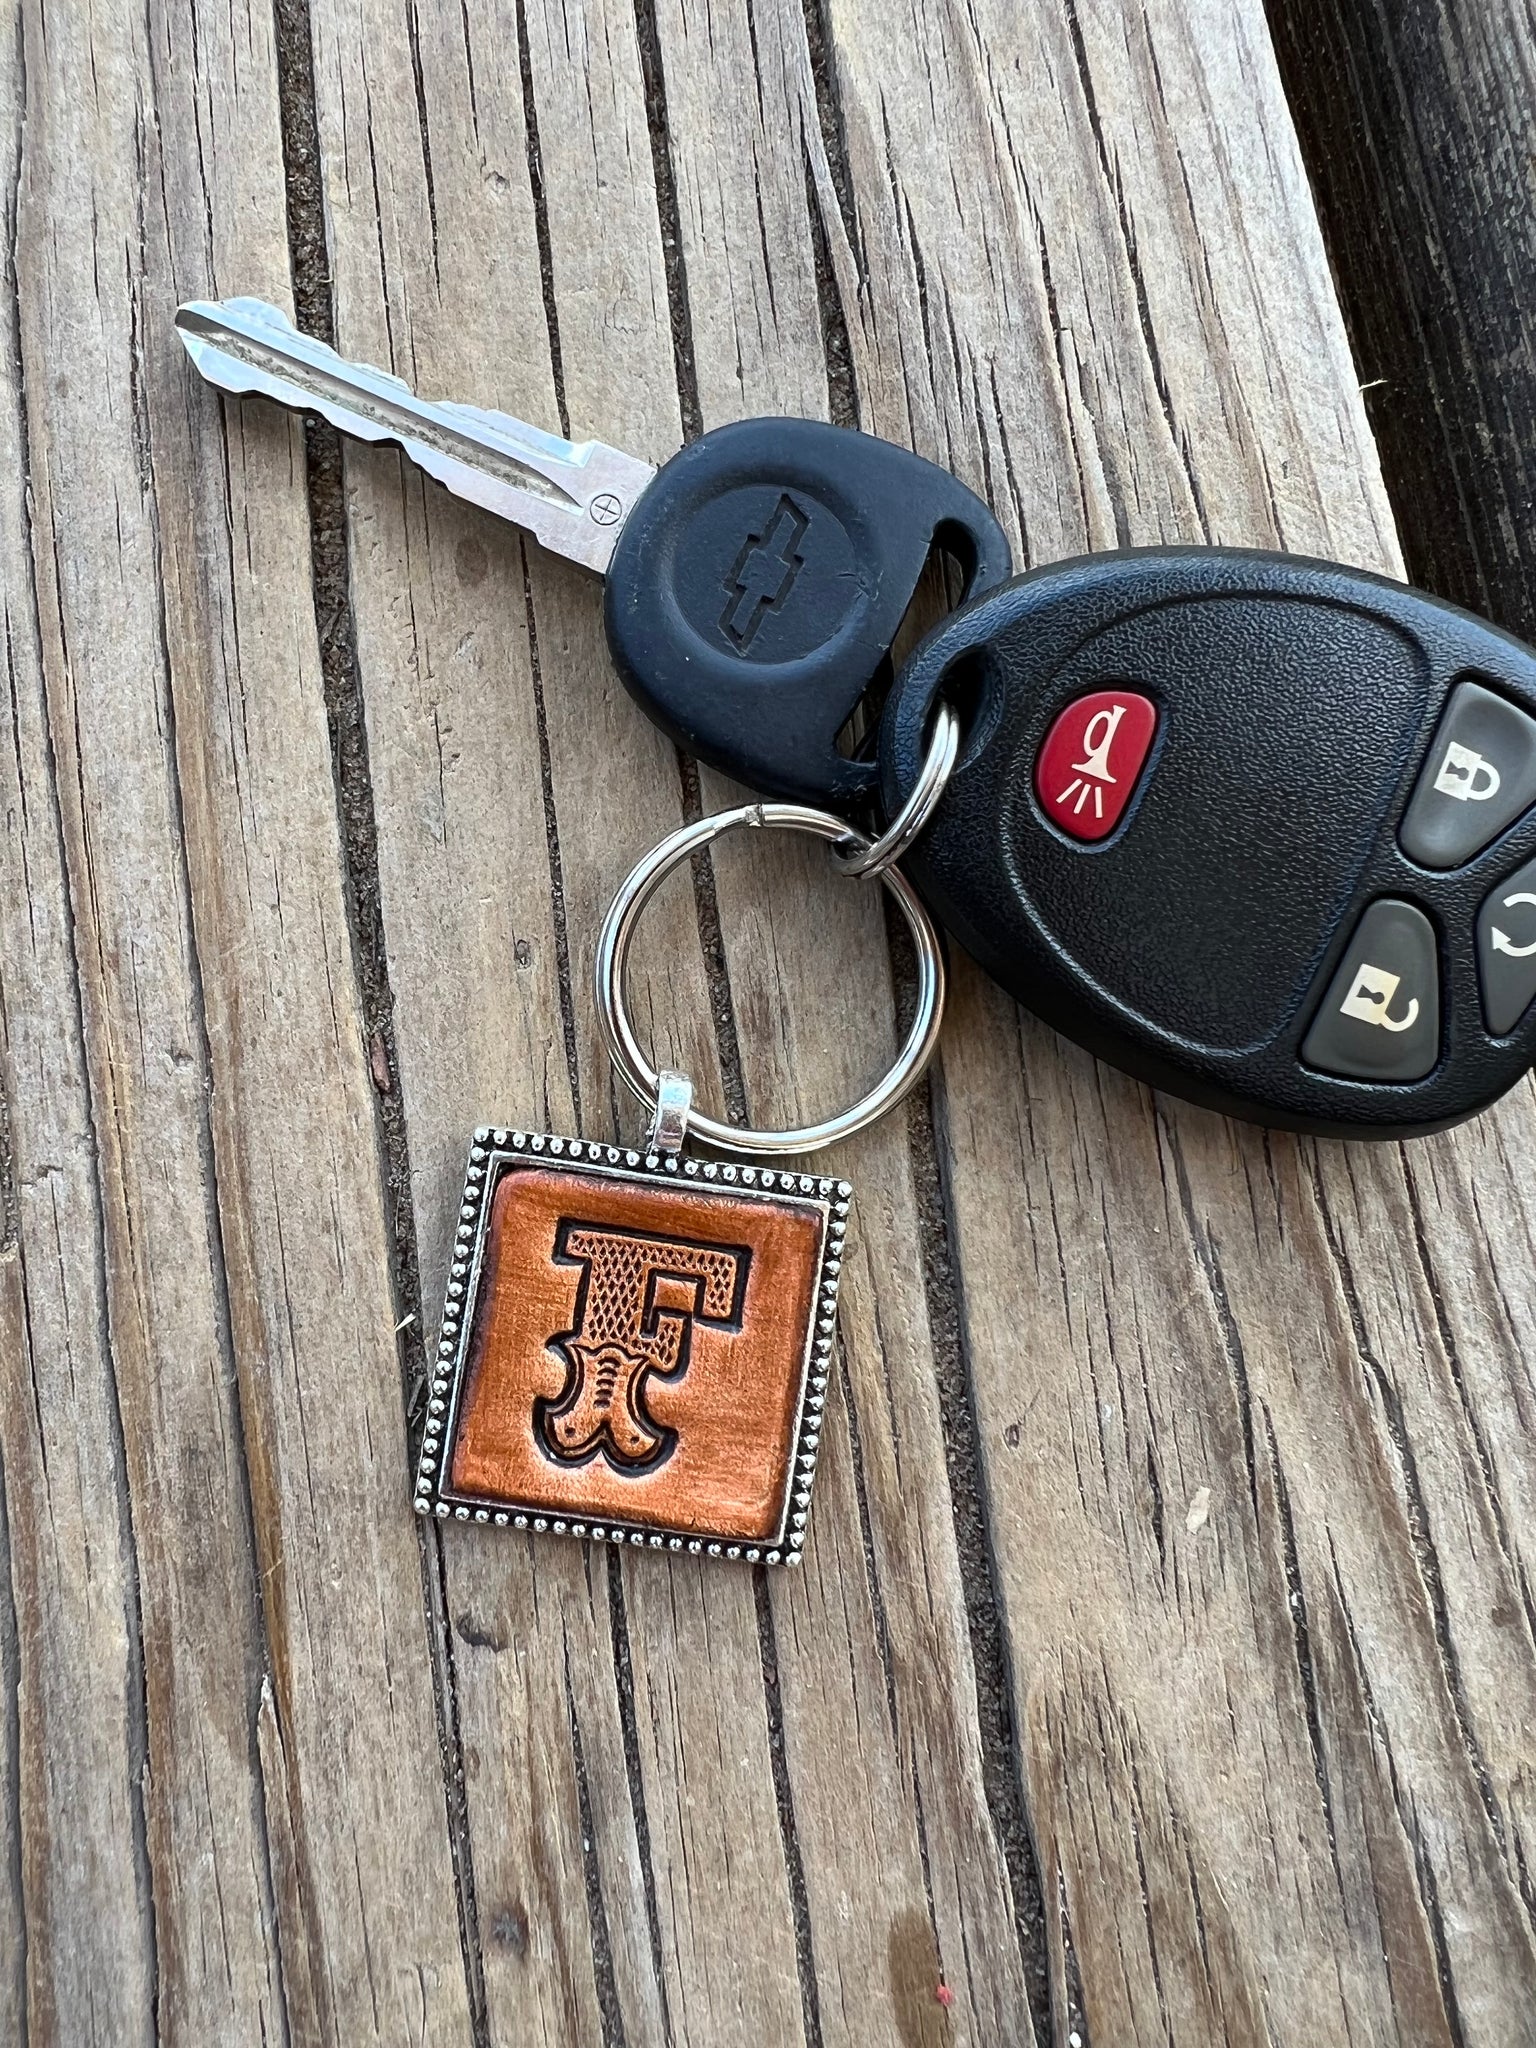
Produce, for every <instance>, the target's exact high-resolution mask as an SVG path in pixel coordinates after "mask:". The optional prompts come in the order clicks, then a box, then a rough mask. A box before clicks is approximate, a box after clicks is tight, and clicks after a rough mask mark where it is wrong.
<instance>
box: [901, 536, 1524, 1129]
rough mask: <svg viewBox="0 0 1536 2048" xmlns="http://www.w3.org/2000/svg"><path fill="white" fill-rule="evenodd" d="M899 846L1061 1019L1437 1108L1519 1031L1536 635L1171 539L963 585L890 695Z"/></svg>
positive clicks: (1320, 1102) (1063, 1024)
mask: <svg viewBox="0 0 1536 2048" xmlns="http://www.w3.org/2000/svg"><path fill="white" fill-rule="evenodd" d="M941 698H943V699H946V700H947V701H949V702H951V703H953V704H954V705H955V706H956V708H957V710H958V711H959V713H960V715H961V720H962V726H963V731H964V738H963V741H962V745H961V752H960V756H959V760H958V762H957V765H956V768H955V772H954V775H953V776H952V778H951V780H950V783H949V785H948V788H947V789H946V791H945V794H944V797H943V799H942V801H941V803H940V804H939V807H938V809H937V811H936V812H935V814H934V817H933V820H932V822H931V823H930V825H929V826H928V828H927V830H926V832H925V833H924V834H923V835H922V837H921V838H920V839H919V840H918V841H917V843H916V845H915V847H914V848H913V850H912V852H911V853H910V854H909V855H908V856H907V858H906V862H905V865H906V866H907V869H908V872H909V873H910V874H911V876H912V878H913V880H914V881H915V882H916V883H917V885H918V887H919V888H920V889H921V891H922V893H923V895H924V896H925V897H926V899H927V900H928V902H929V904H930V905H931V906H932V908H933V909H934V910H935V911H936V913H937V914H938V915H939V916H940V917H941V918H942V919H943V921H944V923H945V924H946V925H948V927H949V929H950V930H951V931H952V932H953V933H954V935H955V937H956V938H957V939H958V940H959V941H960V943H961V944H962V945H963V946H965V948H966V949H967V950H968V951H969V952H971V953H972V954H974V955H975V957H976V959H977V960H978V961H980V963H981V964H982V966H984V967H985V968H986V969H987V970H988V971H989V972H990V973H991V974H993V975H995V976H996V978H997V979H998V980H999V981H1000V982H1001V983H1002V984H1003V985H1004V987H1006V988H1008V989H1009V990H1011V991H1012V992H1013V994H1014V995H1016V996H1017V997H1019V999H1020V1000H1021V1001H1022V1002H1024V1003H1025V1004H1027V1005H1028V1006H1029V1008H1030V1009H1032V1010H1034V1011H1036V1012H1037V1013H1038V1014H1039V1015H1040V1016H1041V1017H1043V1018H1044V1019H1045V1020H1046V1021H1047V1022H1048V1023H1050V1024H1053V1025H1054V1026H1055V1027H1056V1028H1057V1029H1058V1030H1060V1031H1062V1032H1064V1033H1065V1034H1066V1035H1067V1036H1068V1037H1070V1038H1073V1039H1075V1040H1076V1041H1077V1042H1078V1043H1079V1044H1081V1045H1084V1046H1086V1047H1088V1048H1089V1050H1090V1051H1092V1052H1094V1053H1097V1054H1098V1055H1100V1056H1101V1057H1102V1058H1104V1059H1106V1060H1109V1061H1112V1062H1113V1063H1114V1064H1115V1065H1117V1066H1120V1067H1123V1068H1124V1069H1126V1070H1127V1071H1128V1072H1129V1073H1132V1074H1135V1075H1138V1076H1139V1077H1140V1078H1141V1079H1143V1080H1145V1081H1148V1082H1150V1083H1152V1084H1153V1085H1154V1086H1156V1087H1159V1088H1165V1089H1168V1090H1170V1091H1172V1092H1173V1093H1175V1094H1178V1095H1183V1096H1187V1097H1188V1098H1189V1099H1191V1100H1192V1101H1195V1102H1199V1103H1204V1104H1206V1105H1207V1106H1209V1107H1210V1108H1213V1109H1218V1110H1223V1111H1225V1112H1227V1113H1228V1114H1230V1115H1233V1116H1240V1117H1246V1118H1249V1119H1251V1120H1253V1121H1256V1122H1261V1123H1266V1124H1271V1125H1278V1126H1282V1127H1287V1128H1290V1129H1295V1130H1305V1131H1314V1132H1319V1133H1323V1134H1326V1135H1330V1136H1337V1137H1381V1138H1391V1137H1404V1136H1409V1135H1412V1134H1415V1133H1419V1132H1425V1131H1432V1130H1437V1129H1441V1128H1443V1127H1444V1126H1446V1125H1448V1124H1453V1123H1456V1122H1458V1121H1459V1120H1460V1119H1461V1118H1463V1117H1467V1116H1470V1115H1471V1114H1473V1112H1474V1111H1476V1110H1478V1109H1481V1108H1483V1107H1484V1106H1485V1105H1486V1104H1488V1103H1490V1102H1492V1101H1493V1100H1495V1098H1496V1097H1498V1096H1499V1095H1502V1094H1503V1093H1504V1091H1505V1090H1506V1089H1508V1088H1509V1087H1511V1086H1512V1085H1513V1083H1514V1082H1515V1081H1516V1080H1518V1079H1519V1077H1520V1076H1521V1074H1522V1073H1524V1072H1525V1070H1526V1069H1527V1068H1528V1067H1529V1066H1530V1064H1531V1062H1532V1060H1533V1058H1536V654H1533V653H1532V651H1531V650H1530V649H1529V648H1526V647H1524V646H1522V645H1521V644H1520V642H1518V641H1516V640H1514V639H1512V638H1511V637H1509V636H1508V635H1507V634H1504V633H1501V632H1499V631H1498V630H1497V629H1496V628H1494V627H1492V626H1490V625H1488V624H1486V623H1485V622H1484V621H1482V620H1480V619H1477V618H1474V617H1473V616H1471V615H1470V614H1469V613H1467V612H1463V611H1460V610H1458V609H1456V608H1455V607H1453V606H1451V605H1447V604H1443V603H1441V602H1439V601H1438V600H1436V599H1434V598H1430V597H1427V596H1424V595H1423V594H1422V593H1420V592H1417V591H1414V590H1410V589H1408V588H1407V587H1406V586H1404V585H1402V584H1398V583H1393V582H1390V581H1387V580H1386V579H1384V578H1381V577H1377V576H1371V575H1367V574H1365V573H1364V572H1362V571H1359V570H1353V569H1348V568H1343V567H1340V566H1339V565H1337V564H1331V563H1326V562H1312V561H1305V560H1302V559H1299V558H1297V557H1294V556H1285V555H1271V554H1258V553H1248V552H1243V551H1237V550H1229V549H1203V548H1187V549H1186V548H1177V549H1157V550H1146V551H1141V552H1129V553H1124V554H1111V555H1100V556H1094V557H1091V558H1088V559H1085V560H1080V561H1072V562H1064V563H1060V564H1057V565H1055V566H1053V567H1050V568H1047V569H1041V570H1039V571H1037V572H1035V573H1033V574H1030V575H1027V576H1023V577H1020V578H1018V579H1017V580H1016V581H1014V582H1011V583H1009V584H1006V585H1005V586H1003V587H1002V588H1001V589H999V590H996V591H994V592H992V593H991V595H989V596H987V597H985V598H983V599H981V600H979V601H978V602H976V603H974V604H972V605H969V606H968V607H966V608H965V609H964V610H963V611H961V612H958V613H956V614H955V615H954V616H953V617H951V618H950V619H948V620H947V621H946V622H945V623H944V624H943V625H942V626H940V627H939V628H938V629H937V630H936V631H935V632H934V633H932V634H931V635H930V636H929V637H928V638H927V639H926V640H925V641H924V642H923V643H922V645H921V646H920V647H919V648H918V649H917V650H916V651H915V653H914V654H913V656H912V658H911V660H910V661H909V662H908V663H907V664H906V665H905V667H904V668H903V670H902V672H901V673H900V675H899V676H898V677H897V679H896V682H895V684H894V685H893V687H892V690H891V694H890V696H889V698H888V700H887V705H886V710H885V714H884V717H883V720H882V725H881V736H880V764H881V776H882V793H883V797H884V801H885V804H886V807H887V812H888V814H890V813H892V812H894V810H895V808H896V807H897V805H898V804H899V803H900V801H901V798H902V795H903V794H904V793H905V791H907V790H908V789H910V787H911V786H912V783H913V781H914V779H915V777H916V775H917V772H918V767H919V765H920V763H921V760H922V757H923V750H924V744H925V740H926V736H927V734H928V730H929V725H930V720H931V716H932V712H933V708H934V705H935V704H936V702H937V701H938V700H939V699H941Z"/></svg>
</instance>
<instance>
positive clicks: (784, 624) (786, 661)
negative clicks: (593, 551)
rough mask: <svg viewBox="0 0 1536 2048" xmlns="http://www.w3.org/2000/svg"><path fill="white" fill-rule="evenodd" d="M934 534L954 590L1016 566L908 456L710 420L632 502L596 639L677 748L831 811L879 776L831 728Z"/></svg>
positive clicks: (992, 532) (963, 498)
mask: <svg viewBox="0 0 1536 2048" xmlns="http://www.w3.org/2000/svg"><path fill="white" fill-rule="evenodd" d="M935 544H937V545H939V546H940V547H942V548H943V549H945V550H946V551H947V552H948V553H950V554H952V555H953V556H954V557H955V558H956V560H957V561H958V562H959V563H960V565H961V570H962V574H963V576H964V578H965V595H966V596H967V597H972V596H975V595H976V594H978V593H979V592H982V591H985V590H988V589H991V588H992V587H993V586H994V585H996V584H998V583H1000V582H1001V581H1002V580H1003V578H1004V577H1005V576H1007V575H1008V573H1009V571H1010V569H1011V568H1012V566H1013V563H1012V558H1011V555H1010V553H1009V548H1008V541H1007V537H1006V535H1005V534H1004V533H1003V530H1002V528H1001V527H1000V526H999V525H998V523H997V521H996V519H994V518H993V516H992V514H991V512H990V511H989V510H988V509H987V507H986V506H985V505H984V504H983V503H982V501H981V500H980V499H979V498H978V497H976V496H975V494H974V493H973V492H971V491H969V490H967V489H966V487H965V485H964V484H962V483H960V482H958V481H957V479H956V478H954V477H952V476H951V475H950V474H949V473H948V471H947V470H942V469H938V468H936V467H935V466H934V464H933V463H931V462H925V461H923V460H922V458H921V457H920V456H917V455H913V454H912V453H911V452H910V451H909V450H908V449H905V448H898V447H896V446H895V445H894V444H893V443H891V442H889V441H878V440H876V439H874V438H873V436H871V435H869V434H856V433H851V432H849V431H848V430H847V429H846V428H843V427H831V426H827V425H825V424H824V423H822V422H821V421H818V420H799V419H753V420H742V421H739V422H738V423H736V424H734V425H732V426H726V427H717V428H716V429H715V430H714V431H713V432H712V433H708V434H705V435H703V436H702V438H701V439H699V440H697V441H693V442H691V443H690V444H689V445H688V446H687V447H686V448H684V449H683V450H682V452H681V453H680V454H678V455H675V456H673V458H672V460H671V461H670V462H668V463H666V464H665V465H664V466H663V467H662V468H661V469H660V470H659V471H658V472H657V474H656V478H655V480H654V482H653V483H652V484H651V485H650V487H649V488H648V489H647V490H646V492H645V494H644V495H643V497H642V498H641V499H640V501H639V503H638V504H637V505H636V506H635V508H634V510H633V511H632V512H631V514H630V516H629V520H628V522H627V524H626V525H625V528H624V531H623V533H622V534H621V535H620V537H619V542H618V546H617V547H616V548H615V550H614V555H613V559H612V561H611V562H610V563H609V565H608V579H607V585H606V589H605V594H604V599H603V617H604V622H605V624H606V626H607V631H608V644H609V647H610V648H611V650H612V653H613V658H614V661H615V663H616V664H617V666H618V669H619V673H620V675H621V676H622V677H623V678H624V682H625V686H626V688H627V689H628V690H629V692H630V694H631V696H633V697H634V698H635V699H636V700H637V701H638V702H639V704H640V705H641V706H642V708H643V709H644V710H645V711H646V712H647V714H648V715H649V716H650V717H651V718H653V719H654V720H655V721H656V723H657V724H658V725H659V726H661V727H662V729H663V730H664V731H666V732H668V733H670V734H671V736H672V738H673V739H674V740H676V741H677V743H678V745H679V746H681V747H682V748H684V749H685V751H687V752H688V753H690V754H694V755H696V756H697V757H698V758H699V759H700V760H703V761H709V762H711V763H712V764H713V765H714V766H715V767H717V768H722V769H724V770H725V771H726V773H727V774H730V775H734V776H736V777H737V778H738V779H739V780H741V781H742V782H746V783H749V784H750V785H751V786H752V788H754V789H757V790H761V791H762V792H763V793H764V794H766V795H769V796H777V797H788V798H791V799H794V800H797V801H799V802H803V803H813V804H831V805H833V806H834V807H841V806H846V805H848V804H851V803H854V802H856V801H857V800H858V799H859V798H860V797H862V796H864V795H866V794H867V793H869V792H871V791H872V790H873V789H874V787H875V782H876V778H877V774H878V770H877V768H876V765H875V763H874V762H873V761H872V760H860V761H856V760H850V759H848V758H847V757H846V756H845V755H843V754H840V753H839V752H838V750H837V736H838V734H839V733H840V732H841V730H842V728H843V726H844V725H846V723H847V722H848V719H849V718H850V716H851V715H852V713H853V711H854V708H855V707H856V705H857V704H858V702H859V699H860V698H861V697H862V696H863V694H864V692H865V691H866V690H867V689H868V688H869V686H870V684H871V683H872V682H873V681H874V680H875V678H876V677H877V675H878V674H879V673H880V671H881V669H882V667H883V665H884V664H885V663H886V661H887V660H888V658H889V656H890V651H891V643H892V641H893V640H894V639H895V637H896V632H897V629H898V628H899V627H900V625H901V621H902V618H903V616H904V614H905V612H906V609H907V606H908V604H909V603H910V601H911V598H912V594H913V592H914V591H915V589H916V588H917V582H918V578H919V577H920V576H921V575H922V572H923V567H924V565H925V563H926V562H927V560H928V555H929V551H930V549H931V548H932V547H933V546H934V545H935Z"/></svg>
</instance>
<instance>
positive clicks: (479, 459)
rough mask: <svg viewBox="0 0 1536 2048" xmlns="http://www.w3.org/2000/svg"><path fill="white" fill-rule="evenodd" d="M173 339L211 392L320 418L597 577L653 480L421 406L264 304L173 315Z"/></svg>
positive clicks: (583, 448)
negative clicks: (406, 461) (396, 454)
mask: <svg viewBox="0 0 1536 2048" xmlns="http://www.w3.org/2000/svg"><path fill="white" fill-rule="evenodd" d="M176 331H177V333H178V334H179V335H180V336H181V339H182V343H183V346H184V347H185V348H186V351H187V354H188V355H189V356H190V357H191V358H192V361H193V364H194V365H195V367H196V368H197V370H198V372H199V373H200V374H201V375H202V376H203V377H205V378H206V379H207V380H208V382H209V383H210V384H216V385H218V387H219V388H220V389H221V390H224V391H230V392H234V393H235V394H236V395H240V396H243V395H245V394H247V393H253V392H254V393H258V394H259V395H261V396H262V397H265V398H272V399H275V400H276V401H277V403H278V404H279V405H285V406H288V407H289V408H290V409H292V410H294V411H298V412H313V413H318V414H319V415H320V417H321V418H322V419H326V420H329V421H330V423H331V425H332V426H334V427H338V428H339V429H340V430H341V432H342V433H344V434H350V435H352V436H354V437H355V438H356V439H358V440H362V441H395V442H398V443H399V445H400V447H401V448H403V449H404V451H405V453H406V454H407V455H408V456H409V457H410V458H411V460H412V461H413V462H414V463H415V464H416V465H417V466H418V468H420V469H424V470H425V471H426V472H427V474H428V475H429V476H433V477H436V479H437V481H438V482H439V483H440V484H442V485H444V486H445V487H446V488H447V489H448V490H450V491H452V492H453V494H454V496H455V497H457V498H464V499H467V500H468V502H469V503H470V504H472V505H480V506H482V507H483V508H484V509H485V510H486V511H487V512H492V513H495V514H496V516H497V517H498V518H501V519H509V520H511V522H512V523H513V525H515V526H521V527H524V528H526V529H527V531H528V532H530V533H531V534H532V535H533V536H534V538H535V539H536V540H537V541H539V542H540V543H541V545H543V546H544V547H547V548H550V549H552V550H553V552H554V553H556V554H558V555H564V556H565V557H566V558H567V560H569V561H573V562H580V563H581V564H582V565H583V566H584V567H585V568H588V569H594V570H596V571H597V573H598V574H599V575H601V574H603V572H604V571H605V570H606V569H607V567H608V563H609V561H610V560H611V559H612V556H613V550H614V547H615V544H616V543H617V541H618V537H619V534H620V533H621V531H622V530H623V526H624V521H625V519H626V518H627V517H628V516H629V513H630V510H631V508H632V507H633V506H634V504H635V502H636V500H637V499H638V498H639V496H640V494H641V492H642V491H643V490H644V489H645V487H646V485H647V484H648V483H649V482H650V481H651V478H652V477H653V476H654V475H655V474H656V472H655V470H654V469H653V468H652V467H651V465H650V464H649V463H646V462H639V461H637V460H636V459H635V457H634V456H632V455H625V454H624V453H623V451H622V450H620V449H618V448H610V447H608V446H606V445H605V444H604V443H603V442H601V441H583V442H580V443H573V442H570V441H562V440H561V439H560V438H559V436H558V435H556V434H546V433H543V432H541V431H540V429H539V428H537V427H530V426H528V425H527V424H526V423H525V422H524V421H522V420H517V419H513V418H512V417H511V416H510V415H509V414H507V413H500V412H491V411H488V410H484V409H482V408H480V407H478V406H471V405H455V404H437V403H433V402H432V401H430V400H428V399H424V398H418V397H417V395H416V394H415V392H414V391H412V390H411V388H410V386H409V385H408V384H406V383H405V382H404V381H403V380H402V379H401V378H399V377H395V376H392V375H391V374H390V373H389V372H388V371H387V370H379V369H375V368H373V367H372V365H370V364H367V363H351V362H348V361H347V360H346V358H345V357H344V356H340V355H338V354H337V353H336V351H335V349H333V348H329V347H327V345H326V344H325V343H324V342H323V341H316V340H315V338H314V337H313V336H312V335H308V334H302V333H300V331H299V329H298V328H296V327H295V326H294V324H293V322H292V321H291V320H289V319H288V318H287V317H286V316H285V315H284V314H283V313H281V312H280V311H279V310H278V308H277V307H276V306H270V305H268V304H267V302H266V301H265V300H264V299H224V300H222V301H218V302H215V301H212V300H192V301H190V302H189V303H188V304H186V305H184V306H181V307H178V309H177V313H176Z"/></svg>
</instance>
